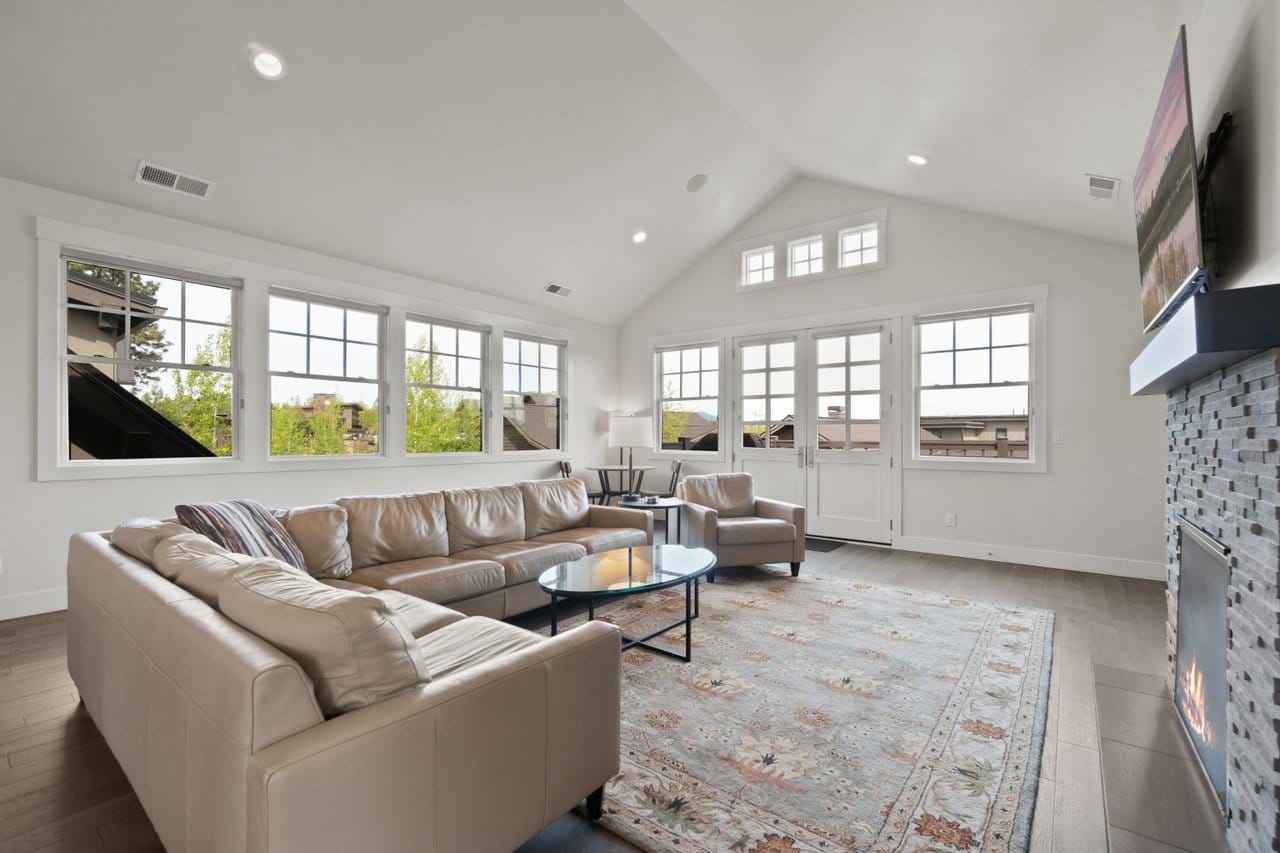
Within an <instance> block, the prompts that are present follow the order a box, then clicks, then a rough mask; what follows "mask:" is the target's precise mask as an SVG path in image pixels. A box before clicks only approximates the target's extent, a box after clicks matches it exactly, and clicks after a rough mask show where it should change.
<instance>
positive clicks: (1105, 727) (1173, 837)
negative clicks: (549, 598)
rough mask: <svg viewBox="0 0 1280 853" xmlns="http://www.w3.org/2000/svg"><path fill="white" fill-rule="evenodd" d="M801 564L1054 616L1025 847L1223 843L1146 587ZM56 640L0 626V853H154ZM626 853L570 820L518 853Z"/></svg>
mask: <svg viewBox="0 0 1280 853" xmlns="http://www.w3.org/2000/svg"><path fill="white" fill-rule="evenodd" d="M784 570H785V569H784ZM804 570H805V571H809V572H820V573H823V574H828V575H833V576H841V577H848V578H857V579H860V580H867V581H871V582H874V583H886V584H898V585H901V586H910V587H917V588H920V589H932V590H938V591H945V592H948V593H951V594H956V595H965V596H969V597H972V598H980V599H986V600H993V601H1007V602H1011V603H1018V604H1027V605H1033V606H1036V607H1044V608H1047V609H1050V610H1053V611H1055V613H1056V614H1057V617H1056V620H1055V623H1054V663H1053V677H1052V680H1051V683H1050V709H1049V722H1048V730H1047V732H1046V738H1045V748H1044V760H1043V764H1042V767H1041V783H1040V792H1039V799H1038V802H1037V806H1036V818H1035V825H1034V830H1033V838H1032V850H1033V851H1036V853H1048V851H1052V853H1093V851H1098V853H1101V851H1105V850H1107V849H1108V845H1110V849H1112V850H1116V851H1154V853H1161V851H1164V853H1170V851H1172V852H1173V853H1176V851H1192V853H1200V851H1218V850H1222V849H1225V847H1224V846H1223V845H1222V842H1221V838H1222V830H1221V820H1220V818H1218V817H1216V814H1215V811H1214V807H1213V803H1212V802H1211V800H1209V799H1207V797H1206V786H1205V785H1204V783H1203V782H1202V780H1201V779H1200V778H1199V776H1198V775H1197V771H1196V768H1195V767H1194V765H1193V764H1192V763H1191V761H1190V759H1189V757H1188V756H1187V754H1186V752H1185V746H1184V745H1183V744H1182V743H1181V741H1179V740H1177V739H1176V737H1174V735H1177V734H1179V733H1177V732H1175V731H1173V730H1171V729H1170V728H1169V726H1170V719H1171V718H1170V717H1169V716H1168V715H1169V714H1171V713H1172V704H1171V702H1170V701H1169V698H1168V691H1167V690H1165V689H1164V678H1163V673H1164V667H1165V637H1164V615H1165V602H1164V590H1163V586H1162V585H1161V584H1158V583H1154V582H1150V581H1136V580H1129V579H1124V578H1114V577H1107V576H1103V575H1091V574H1082V573H1074V572H1064V571H1059V570H1056V569H1044V568H1038V567H1034V566H1019V565H1011V564H1007V563H996V562H990V561H984V560H963V559H958V558H952V557H940V556H934V555H927V554H913V553H910V552H906V551H891V550H888V549H882V548H871V547H864V546H858V545H846V546H844V547H842V548H839V549H837V550H835V551H831V552H828V553H818V552H810V553H809V555H808V559H807V560H806V562H805V568H804ZM545 620H546V615H545V614H541V613H535V614H530V615H529V616H528V617H526V618H525V619H522V620H521V621H522V622H523V623H524V624H526V625H530V626H538V625H540V624H542V623H543V622H545ZM65 636H66V631H65V618H64V614H61V613H55V614H47V615H42V616H34V617H29V618H26V619H16V620H11V621H8V622H0V853H5V851H36V850H49V851H52V850H67V851H89V850H122V851H123V850H127V851H148V850H158V849H160V844H159V841H158V840H157V839H156V836H155V833H154V832H153V831H152V829H151V825H150V823H149V822H148V821H147V818H146V815H145V814H144V813H143V811H142V809H141V807H140V806H139V804H138V801H137V799H136V798H135V797H134V796H133V794H132V792H131V791H130V788H129V784H128V781H127V780H126V779H125V777H124V774H123V773H122V772H121V770H120V768H119V766H118V765H117V764H116V762H115V760H114V759H113V758H112V757H111V753H110V752H109V750H108V749H107V747H106V744H105V743H104V742H103V740H102V738H101V736H99V735H98V732H97V730H96V729H95V728H94V725H93V722H92V721H91V720H90V719H89V717H88V714H87V713H85V711H84V709H83V708H82V707H81V706H80V705H79V704H78V701H77V698H76V693H75V688H74V686H73V685H72V683H71V679H70V677H69V676H68V675H67V671H66V648H65ZM1104 779H1105V787H1104ZM633 849H634V848H633V847H631V846H630V845H629V844H627V843H625V842H623V841H621V840H620V839H618V838H616V837H615V836H613V835H611V834H610V833H608V832H606V831H604V830H602V829H600V828H598V827H596V826H594V825H592V824H590V823H589V822H587V820H586V819H585V818H583V817H581V816H580V815H578V814H576V813H571V814H569V815H566V816H564V817H562V818H561V819H560V820H558V821H556V822H555V823H553V824H552V825H551V826H549V827H548V828H547V829H545V830H544V831H543V832H541V833H539V834H538V835H537V836H536V837H534V838H533V839H531V840H530V841H529V842H528V843H526V844H525V845H523V846H522V847H521V848H520V850H521V853H543V851H568V850H575V851H624V850H633Z"/></svg>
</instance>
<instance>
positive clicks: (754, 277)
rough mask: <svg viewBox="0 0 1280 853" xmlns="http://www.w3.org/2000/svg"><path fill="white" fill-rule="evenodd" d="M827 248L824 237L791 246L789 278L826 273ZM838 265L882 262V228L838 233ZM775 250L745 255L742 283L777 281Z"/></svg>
mask: <svg viewBox="0 0 1280 853" xmlns="http://www.w3.org/2000/svg"><path fill="white" fill-rule="evenodd" d="M825 255H826V248H825V246H824V238H823V236H822V235H821V234H814V235H811V236H808V237H801V238H799V239H796V240H790V241H788V243H787V266H786V270H787V272H786V274H787V277H788V278H801V277H803V276H810V275H818V274H819V273H821V272H822V271H823V264H824V263H825ZM835 260H836V264H837V265H838V268H839V269H854V268H857V267H863V266H870V265H873V264H876V263H877V262H879V260H880V226H879V225H878V224H877V223H871V224H866V225H857V226H854V227H852V228H845V229H842V230H840V231H838V232H837V233H836V258H835ZM774 269H775V263H774V247H773V246H761V247H759V248H755V249H747V250H745V251H744V252H743V253H742V282H743V284H744V285H746V286H748V287H750V286H753V285H760V284H767V283H769V282H771V281H773V280H774Z"/></svg>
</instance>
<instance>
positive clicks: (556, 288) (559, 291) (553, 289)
mask: <svg viewBox="0 0 1280 853" xmlns="http://www.w3.org/2000/svg"><path fill="white" fill-rule="evenodd" d="M542 292H543V293H550V294H551V295H552V296H568V295H569V294H571V293H573V288H572V287H565V286H564V285H563V284H556V283H555V282H554V281H553V282H551V283H550V284H548V285H547V286H546V287H544V288H542Z"/></svg>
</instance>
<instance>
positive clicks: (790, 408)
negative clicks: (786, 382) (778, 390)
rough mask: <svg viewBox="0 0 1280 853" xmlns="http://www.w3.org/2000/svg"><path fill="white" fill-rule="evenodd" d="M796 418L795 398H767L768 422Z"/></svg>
mask: <svg viewBox="0 0 1280 853" xmlns="http://www.w3.org/2000/svg"><path fill="white" fill-rule="evenodd" d="M795 416H796V399H795V397H770V398H769V420H771V421H774V422H775V423H776V422H777V421H782V420H786V419H787V418H794V417H795Z"/></svg>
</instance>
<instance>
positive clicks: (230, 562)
mask: <svg viewBox="0 0 1280 853" xmlns="http://www.w3.org/2000/svg"><path fill="white" fill-rule="evenodd" d="M153 553H154V560H155V570H156V574H158V575H160V576H161V577H164V578H168V579H169V580H171V581H173V582H174V583H175V584H176V585H177V586H179V587H181V588H182V589H185V590H186V591H187V592H189V593H191V594H192V595H194V596H196V597H197V598H199V599H200V600H201V601H203V602H204V603H205V604H208V605H209V606H210V607H217V606H218V588H219V587H221V586H222V582H223V581H224V580H226V579H227V576H228V575H230V574H231V570H232V569H234V568H235V567H236V566H239V565H242V564H244V563H249V562H252V561H253V560H254V559H256V558H255V557H249V556H246V555H245V554H236V553H233V552H231V551H228V550H227V549H226V548H223V547H222V546H220V545H217V544H215V543H214V542H212V541H211V540H210V539H209V537H207V536H205V535H203V534H201V533H179V534H178V535H177V536H170V537H169V538H168V539H165V540H164V541H162V542H161V543H160V544H158V545H156V548H155V551H154V552H153ZM290 568H291V569H292V568H293V567H292V566H290ZM294 571H296V572H298V573H299V574H301V571H300V570H298V569H294Z"/></svg>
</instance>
